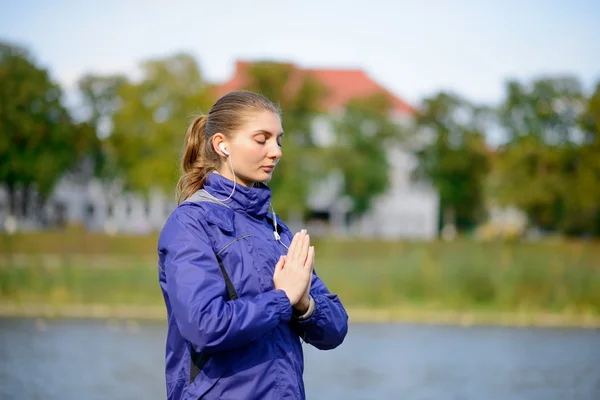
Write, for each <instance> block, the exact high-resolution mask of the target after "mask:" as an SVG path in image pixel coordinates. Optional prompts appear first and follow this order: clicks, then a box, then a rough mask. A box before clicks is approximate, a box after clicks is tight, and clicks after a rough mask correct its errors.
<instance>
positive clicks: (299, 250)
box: [288, 229, 306, 260]
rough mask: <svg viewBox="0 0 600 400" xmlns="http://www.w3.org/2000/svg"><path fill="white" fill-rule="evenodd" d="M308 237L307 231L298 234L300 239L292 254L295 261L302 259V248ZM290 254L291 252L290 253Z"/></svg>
mask: <svg viewBox="0 0 600 400" xmlns="http://www.w3.org/2000/svg"><path fill="white" fill-rule="evenodd" d="M305 236H306V230H304V229H302V230H301V231H300V232H298V237H297V238H295V239H296V245H295V246H294V251H293V252H292V253H291V254H290V255H291V256H292V257H293V258H294V259H295V260H296V259H298V258H299V257H300V254H301V253H302V246H303V243H304V238H305ZM288 253H289V252H288Z"/></svg>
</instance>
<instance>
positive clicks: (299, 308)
mask: <svg viewBox="0 0 600 400" xmlns="http://www.w3.org/2000/svg"><path fill="white" fill-rule="evenodd" d="M309 307H310V295H306V296H304V297H302V298H301V299H300V300H299V301H298V302H297V303H296V304H295V305H294V311H296V312H297V313H298V314H300V315H303V314H306V312H307V311H308V309H309Z"/></svg>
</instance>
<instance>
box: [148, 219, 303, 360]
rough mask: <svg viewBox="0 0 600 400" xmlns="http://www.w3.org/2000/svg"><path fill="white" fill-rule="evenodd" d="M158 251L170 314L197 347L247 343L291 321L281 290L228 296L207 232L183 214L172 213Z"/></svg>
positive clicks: (208, 349)
mask: <svg viewBox="0 0 600 400" xmlns="http://www.w3.org/2000/svg"><path fill="white" fill-rule="evenodd" d="M159 252H161V256H162V257H164V272H165V276H166V292H167V296H168V300H169V303H170V306H171V312H172V317H174V319H175V322H176V324H177V327H178V329H179V331H180V333H181V335H182V336H183V337H184V338H185V339H187V340H188V341H189V342H191V343H192V344H193V345H195V347H196V348H197V350H198V351H206V352H209V353H212V352H216V351H221V350H227V349H232V348H238V347H241V346H244V345H246V344H248V343H250V342H251V341H253V340H255V339H257V338H259V337H261V336H263V335H264V334H266V333H267V332H269V331H270V330H271V329H273V328H275V327H276V326H277V325H278V324H279V323H280V322H281V321H289V320H290V318H291V314H292V306H291V304H290V302H289V299H288V298H287V296H286V295H285V293H284V292H283V291H281V290H272V291H269V292H265V293H261V294H259V295H258V296H256V297H254V298H249V299H242V298H238V299H236V300H230V301H226V300H225V294H226V286H225V280H224V279H223V275H222V274H221V271H220V269H219V264H218V261H217V258H216V255H215V254H214V251H213V249H212V246H211V245H210V243H209V242H208V239H207V235H206V233H205V231H204V230H203V228H202V227H201V226H199V223H198V222H197V220H196V221H194V218H192V217H190V216H188V215H186V214H185V213H174V214H173V215H172V217H171V218H170V219H169V220H168V221H167V223H166V224H165V227H164V228H163V232H162V233H161V238H160V240H159Z"/></svg>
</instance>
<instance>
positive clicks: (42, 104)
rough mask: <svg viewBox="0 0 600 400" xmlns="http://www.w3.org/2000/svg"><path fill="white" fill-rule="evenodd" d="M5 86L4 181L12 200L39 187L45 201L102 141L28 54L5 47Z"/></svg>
mask: <svg viewBox="0 0 600 400" xmlns="http://www.w3.org/2000/svg"><path fill="white" fill-rule="evenodd" d="M0 81H1V82H2V85H0V182H3V183H5V184H6V185H7V187H8V189H9V195H10V196H11V197H12V193H13V191H14V190H15V188H16V187H17V186H19V185H20V186H21V187H23V188H25V189H31V188H32V187H33V186H35V188H36V189H37V191H38V193H40V194H41V196H42V199H43V198H45V197H46V196H47V195H49V194H50V192H51V191H52V189H53V187H54V184H55V183H56V181H57V180H58V179H59V178H60V177H61V176H62V175H63V174H64V173H65V172H67V171H69V170H71V169H73V168H74V167H75V166H76V165H77V163H78V162H79V161H81V160H82V159H83V157H84V156H86V155H87V154H89V153H90V152H92V151H93V150H94V149H95V148H97V147H98V140H97V138H96V136H95V132H94V130H93V129H91V128H90V126H89V125H87V124H81V125H77V124H75V123H74V122H73V120H72V119H71V116H70V115H69V113H68V112H67V110H66V109H65V107H64V106H63V105H62V103H61V99H62V91H61V89H60V87H59V86H58V85H57V84H56V83H54V82H52V80H51V79H50V77H49V76H48V72H47V71H46V70H45V69H43V68H41V67H39V66H37V65H36V64H35V61H34V60H33V59H32V57H31V56H30V55H29V54H28V52H27V51H26V50H24V49H22V48H19V47H17V46H13V45H11V44H8V43H0ZM11 203H12V201H11ZM13 211H14V210H13Z"/></svg>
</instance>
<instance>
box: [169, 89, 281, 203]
mask: <svg viewBox="0 0 600 400" xmlns="http://www.w3.org/2000/svg"><path fill="white" fill-rule="evenodd" d="M259 111H271V112H273V113H274V114H277V115H278V116H281V110H280V109H279V108H278V107H277V106H275V105H274V104H273V102H272V101H271V100H269V99H267V98H266V97H264V96H262V95H260V94H258V93H254V92H249V91H246V90H237V91H234V92H230V93H227V94H226V95H224V96H223V97H221V98H220V99H219V100H217V102H216V103H215V104H214V105H213V106H212V107H211V109H210V111H209V112H208V115H199V116H197V117H196V118H194V120H193V121H192V123H191V124H190V126H189V127H188V130H187V132H186V134H185V145H184V151H183V157H182V159H181V169H182V174H181V177H180V178H179V182H177V202H178V204H180V203H182V202H183V201H185V199H187V198H188V197H190V196H191V195H192V194H194V193H195V192H196V191H198V190H200V189H202V188H203V187H204V183H205V182H206V177H207V176H208V174H209V173H211V172H212V171H215V170H217V169H218V168H219V166H220V165H221V158H220V156H219V154H218V153H217V152H216V151H215V149H214V147H213V146H212V143H211V140H212V137H213V135H214V134H215V133H222V134H223V135H224V136H225V137H227V138H231V135H232V132H234V131H236V130H237V129H239V128H240V127H241V126H242V124H243V123H244V119H245V117H246V115H247V114H248V113H251V112H259Z"/></svg>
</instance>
